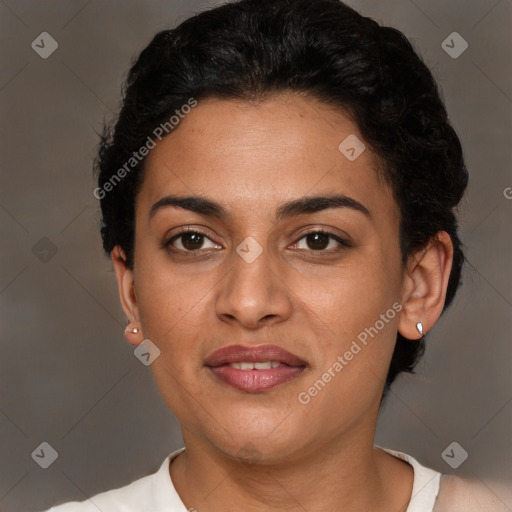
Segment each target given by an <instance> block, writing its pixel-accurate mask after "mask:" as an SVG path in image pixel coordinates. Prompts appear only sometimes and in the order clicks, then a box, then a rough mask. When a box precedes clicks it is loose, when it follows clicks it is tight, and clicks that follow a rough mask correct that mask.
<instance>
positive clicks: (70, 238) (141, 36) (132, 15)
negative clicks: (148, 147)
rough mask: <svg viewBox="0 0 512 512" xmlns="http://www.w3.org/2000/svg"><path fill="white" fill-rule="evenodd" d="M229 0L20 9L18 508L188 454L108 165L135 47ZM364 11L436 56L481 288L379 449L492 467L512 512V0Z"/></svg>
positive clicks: (14, 172) (16, 125) (4, 192)
mask: <svg viewBox="0 0 512 512" xmlns="http://www.w3.org/2000/svg"><path fill="white" fill-rule="evenodd" d="M215 3H216V2H208V3H207V2H201V1H185V0H168V1H156V0H153V1H146V2H141V1H135V0H129V1H126V0H125V1H122V2H121V1H119V0H117V1H108V2H107V1H106V0H93V1H87V0H72V1H64V0H53V1H45V2H37V1H35V0H18V1H14V0H3V1H1V2H0V34H1V36H0V52H1V70H0V102H1V103H0V104H1V120H2V121H1V137H0V140H1V142H0V143H1V149H0V162H1V163H0V165H1V171H2V172H1V178H0V179H1V185H0V229H1V232H0V239H1V255H0V258H1V259H0V268H1V274H0V308H1V309H0V311H1V323H0V326H1V327H0V333H1V345H0V346H1V357H0V508H1V509H2V510H5V511H8V512H14V511H26V510H37V509H39V510H40V509H43V508H46V507H49V506H50V505H52V504H56V503H60V502H62V501H67V500H71V499H75V500H84V499H86V498H87V497H88V496H91V495H93V494H96V493H98V492H100V491H104V490H107V489H111V488H115V487H119V486H121V485H125V484H127V483H129V482H131V481H133V480H135V479H137V478H140V477H141V476H143V475H145V474H148V473H150V472H153V471H155V470H156V469H157V468H158V467H159V465H160V464H161V462H162V461H163V459H164V457H165V456H166V455H167V454H168V453H170V452H171V451H173V450H175V449H177V448H179V447H180V446H181V435H180V431H179V425H178V423H177V421H176V419H175V418H174V416H173V414H172V413H171V412H170V411H169V410H168V409H167V407H166V406H165V404H164V402H163V400H162V399H161V398H160V395H159V394H158V390H157V389H156V386H155V385H154V383H153V380H152V377H151V372H150V369H149V368H147V367H145V366H143V365H142V364H141V363H140V362H139V361H138V360H137V359H136V358H135V357H134V355H133V351H132V349H133V347H131V346H129V345H128V343H127V342H126V341H125V340H124V337H123V328H124V325H125V321H124V315H123V313H122V310H121V308H120V305H119V303H118V297H117V288H116V285H115V281H114V274H113V272H112V269H111V264H110V261H109V260H108V259H106V258H105V257H104V256H103V254H102V250H101V246H100V237H99V233H98V230H97V223H98V219H99V217H98V204H97V201H96V199H95V198H94V197H93V195H92V190H93V188H94V184H93V181H92V177H91V161H92V158H93V156H94V152H95V148H96V144H97V141H98V138H97V136H96V134H95V130H99V129H100V126H101V122H102V119H103V118H104V117H106V118H110V117H111V116H112V115H113V113H115V112H116V111H117V109H118V107H119V102H120V87H121V84H122V82H123V80H124V78H125V76H126V72H127V70H128V68H129V66H130V60H131V58H132V57H133V56H135V55H136V54H138V52H140V51H141V50H142V49H143V48H144V46H145V45H146V44H147V43H148V42H149V40H150V39H151V37H152V36H153V35H154V34H155V33H156V32H157V31H158V30H161V29H164V28H169V27H172V26H174V25H175V23H177V22H179V21H182V20H184V19H185V18H186V17H188V16H189V15H191V14H192V13H193V12H195V11H197V10H199V9H201V8H203V7H205V6H207V5H214V4H215ZM350 4H351V5H353V6H354V7H356V8H358V9H359V10H360V11H361V12H362V13H363V14H366V15H369V16H371V17H373V18H375V19H377V20H378V21H381V22H384V23H385V24H389V25H391V26H395V27H396V28H398V29H400V30H402V31H403V32H405V34H406V35H408V37H410V39H411V40H412V41H413V43H414V44H415V45H416V47H417V48H418V49H419V50H420V51H421V53H422V55H423V56H424V58H425V60H426V62H427V63H428V64H429V66H430V67H431V68H432V69H433V71H434V73H435V75H436V77H437V78H438V80H439V82H440V84H441V87H442V90H443V94H444V97H445V99H446V103H447V107H448V110H449V112H450V115H451V118H452V120H453V123H454V125H455V128H456V129H457V130H458V133H459V135H460V137H461V139H462V142H463V145H464V149H465V154H466V159H467V164H468V168H469V171H470V176H471V183H470V188H469V193H468V195H467V198H466V200H465V201H464V204H463V207H462V210H461V214H462V238H463V241H464V244H465V247H466V251H467V257H468V260H469V265H468V266H467V268H466V272H465V275H464V287H463V289H462V291H461V292H460V294H459V295H458V297H457V299H456V301H455V303H454V305H453V307H452V308H451V311H449V313H448V314H447V315H446V316H445V317H443V318H442V319H441V320H440V321H439V323H438V324H437V326H436V327H435V328H434V330H433V331H432V332H431V333H430V335H429V337H428V348H427V353H426V357H425V358H424V360H423V361H422V363H421V364H420V365H419V367H418V371H417V374H416V375H405V376H401V377H400V378H399V379H398V381H397V382H396V384H395V385H394V387H393V389H392V394H391V395H390V397H389V399H388V401H387V403H386V405H385V407H384V409H383V410H382V413H381V417H380V420H379V426H378V434H377V439H376V443H377V444H379V445H381V446H386V447H389V448H394V449H397V450H401V451H405V452H407V453H410V454H411V455H413V456H415V457H416V458H418V459H419V460H420V462H422V463H423V464H425V465H428V466H430V467H433V468H435V469H437V470H440V471H443V472H445V473H454V472H455V473H457V474H460V475H467V476H472V477H473V478H477V479H478V481H479V482H480V483H481V485H482V486H483V487H484V488H485V489H486V490H487V491H488V492H492V493H494V494H495V495H496V496H498V497H499V499H501V500H502V501H503V502H504V503H506V505H507V506H508V507H509V508H510V509H511V510H512V492H511V487H512V485H511V481H510V479H511V474H512V446H511V443H512V440H511V435H510V433H511V430H512V428H511V427H512V381H511V371H510V370H511V360H512V358H511V343H510V341H511V331H512V328H511V306H512V285H511V276H512V272H511V254H512V252H511V237H510V225H509V221H510V218H511V213H512V200H511V199H507V198H506V197H505V192H506V191H507V190H509V191H510V189H508V187H512V176H511V173H510V168H511V166H510V163H511V162H510V160H511V153H510V142H511V136H510V135H511V83H510V82H511V80H510V78H511V55H510V52H511V48H512V46H511V41H510V39H511V36H510V32H511V30H510V29H511V23H510V15H511V5H510V1H507V0H501V1H498V0H493V1H486V0H472V1H468V0H466V1H465V0H457V1H446V0H435V1H428V0H416V1H407V0H398V1H397V0H394V1H389V0H387V1H382V0H361V1H356V0H352V1H351V2H350ZM44 31H46V32H49V33H50V34H51V35H52V37H53V38H55V39H56V40H57V42H58V44H59V47H58V49H57V50H56V51H55V53H53V54H52V55H51V56H50V57H49V58H48V59H42V58H41V57H40V56H39V55H38V54H37V53H36V52H35V51H34V50H33V49H32V48H31V43H32V41H33V40H34V39H36V37H37V36H38V35H39V34H40V33H41V32H44ZM453 31H456V32H458V33H460V34H461V35H462V36H463V38H464V39H465V40H466V41H467V42H468V43H469V48H468V49H467V50H466V51H465V52H464V53H463V54H462V55H461V56H460V57H459V58H457V59H453V58H451V57H450V56H449V55H448V54H447V53H446V52H445V51H444V50H443V48H442V47H441V43H442V41H443V40H445V38H446V37H447V36H448V35H449V34H450V33H452V32H453ZM510 195H512V191H511V194H510ZM510 195H509V197H510ZM41 239H43V240H42V241H41ZM47 239H48V240H49V241H50V242H49V241H48V240H47ZM55 250H56V252H55ZM53 252H55V254H53ZM45 260H46V261H45ZM43 441H46V442H48V443H50V445H51V446H53V447H54V448H55V450H57V452H58V454H59V457H58V459H57V460H56V461H55V462H54V463H53V464H52V465H51V466H50V467H49V468H48V469H42V468H40V467H39V465H37V464H36V462H35V461H34V460H33V459H32V457H31V454H32V452H33V451H34V450H35V449H36V447H38V446H39V445H40V443H42V442H43ZM453 441H457V442H458V443H459V444H460V445H461V446H462V447H463V448H464V449H465V450H466V451H467V452H468V453H469V457H468V459H467V460H466V461H465V462H464V463H463V464H462V465H461V466H460V467H459V468H458V469H457V470H452V469H451V468H450V467H449V466H448V465H447V463H446V462H445V460H443V458H442V457H441V453H442V452H443V450H444V449H445V448H446V447H447V446H448V445H449V444H450V443H452V442H453Z"/></svg>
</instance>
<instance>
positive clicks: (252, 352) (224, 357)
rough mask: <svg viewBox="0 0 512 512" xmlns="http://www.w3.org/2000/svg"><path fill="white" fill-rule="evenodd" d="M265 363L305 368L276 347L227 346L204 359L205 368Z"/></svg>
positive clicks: (303, 362) (289, 354) (303, 364)
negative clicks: (244, 363)
mask: <svg viewBox="0 0 512 512" xmlns="http://www.w3.org/2000/svg"><path fill="white" fill-rule="evenodd" d="M265 361H279V362H280V363H284V364H287V365H288V366H306V362H305V361H304V360H302V359H301V358H300V357H298V356H296V355H295V354H292V353H291V352H288V351H287V350H285V349H284V348H281V347H278V346H277V345H258V346H252V347H249V346H247V345H229V346H228V347H224V348H221V349H219V350H216V351H215V352H212V353H211V354H210V355H209V356H208V357H207V359H206V361H205V365H206V366H213V367H216V366H221V365H223V364H229V363H241V362H250V363H262V362H265Z"/></svg>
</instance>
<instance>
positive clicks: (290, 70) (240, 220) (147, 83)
mask: <svg viewBox="0 0 512 512" xmlns="http://www.w3.org/2000/svg"><path fill="white" fill-rule="evenodd" d="M97 171H98V187H97V188H96V190H95V195H96V197H98V198H99V199H100V203H101V209H102V215H103V223H102V228H101V233H102V237H103V244H104V249H105V251H106V252H107V253H108V254H110V256H111V258H112V261H113V265H114V269H115V272H116V276H117V281H118V286H119V294H120V299H121V303H122V306H123V309H124V311H125V313H126V316H127V318H128V321H129V323H128V326H127V329H126V338H127V340H128V342H129V343H130V344H132V345H133V346H134V347H139V348H138V354H139V356H140V357H141V359H143V360H145V361H146V363H147V364H150V365H151V370H152V372H153V375H154V378H155V381H156V383H157V385H158V387H159V390H160V392H161V394H162V396H163V398H164V400H165V402H166V403H167V405H168V406H169V408H170V409H171V410H172V411H173V413H174V414H175V415H176V417H177V418H178V420H179V421H180V424H181V427H182V435H183V440H184V445H185V446H184V447H183V448H182V449H181V450H178V451H176V452H174V453H172V454H170V455H169V456H168V457H167V458H166V459H165V460H164V462H163V464H162V465H161V467H160V469H159V470H158V472H157V473H155V474H153V475H149V476H146V477H144V478H141V479H140V480H137V481H135V482H133V483H132V484H130V485H128V486H125V487H123V488H120V489H116V490H112V491H107V492H105V493H102V494H100V495H97V496H95V497H93V498H91V499H90V500H87V501H84V502H82V503H76V502H73V503H67V504H63V505H60V506H57V507H54V508H52V509H50V510H51V511H55V512H72V511H78V512H85V511H89V510H91V511H92V510H94V511H97V510H98V509H99V510H102V511H103V512H111V511H121V510H122V511H132V510H133V511H135V510H137V511H140V510H144V511H162V512H163V511H168V512H171V511H173V512H174V511H180V512H183V511H185V510H198V511H200V512H203V511H221V510H244V511H255V510H266V511H274V510H276V511H277V510H279V511H283V510H307V511H309V512H313V511H326V510H329V511H331V510H332V511H337V510H350V511H352V510H354V511H355V510H357V511H361V510H369V511H370V510H371V511H372V512H391V511H392V512H399V511H402V512H429V511H432V510H435V511H443V510H450V511H452V510H464V511H467V510H470V509H471V507H470V504H469V501H468V500H469V496H470V495H469V489H467V488H466V486H465V484H464V483H463V482H462V481H461V480H459V479H457V478H454V477H448V476H442V475H441V474H440V473H438V472H436V471H434V470H432V469H429V468H426V467H424V466H422V465H421V464H419V463H418V462H417V461H416V460H415V459H414V458H413V457H411V456H409V455H407V454H404V453H401V452H396V451H392V450H389V449H385V448H380V447H377V446H374V435H375V428H376V423H377V417H378V412H379V407H380V405H381V402H382V400H383V398H384V397H385V395H386V393H387V391H388V390H389V388H390V386H391V384H392V382H393V381H394V379H395V378H396V376H397V375H398V374H399V373H401V372H412V371H413V368H414V366H415V364H416V363H417V361H418V359H419V358H420V356H421V355H422V353H423V350H424V341H425V335H426V333H428V332H429V331H430V330H431V329H432V327H433V326H434V325H435V323H436V322H437V320H438V319H439V317H440V316H441V314H442V312H443V311H444V310H445V309H446V308H447V307H448V305H449V304H450V303H451V301H452V299H453V297H454V295H455V293H456V290H457V287H458V285H459V281H460V274H461V268H462V265H463V261H464V256H463V252H462V249H461V242H460V240H459V237H458V233H457V229H458V225H457V219H456V216H455V214H454V209H455V208H456V206H457V204H458V203H459V201H460V200H461V198H462V196H463V194H464V191H465V188H466V185H467V181H468V174H467V171H466V168H465V165H464V161H463V155H462V150H461V145H460V142H459V139H458V137H457V135H456V134H455V132H454V130H453V129H452V127H451V125H450V123H449V121H448V119H447V114H446V110H445V107H444V105H443V103H442V101H441V99H440V97H439V94H438V90H437V87H436V84H435V81H434V79H433V77H432V75H431V73H430V71H429V70H428V69H427V67H426V66H425V65H424V63H423V62H422V60H421V59H420V57H419V56H418V55H417V54H416V53H415V52H414V50H413V49H412V47H411V45H410V43H409V42H408V41H407V39H406V38H405V37H404V36H403V35H402V34H401V33H400V32H398V31H397V30H395V29H392V28H389V27H382V26H379V25H378V24H377V23H375V22H374V21H373V20H371V19H369V18H365V17H363V16H361V15H359V14H358V13H356V12H355V11H354V10H352V9H351V8H349V7H347V6H345V5H344V4H343V3H341V2H339V1H338V0H316V1H314V2H312V1H311V0H273V1H261V0H242V1H236V2H233V3H230V4H226V5H223V6H220V7H217V8H214V9H211V10H208V11H205V12H203V13H201V14H199V15H197V16H194V17H192V18H190V19H188V20H186V21H185V22H183V23H182V24H181V25H180V26H178V27H177V28H176V29H174V30H166V31H163V32H160V33H159V34H157V35H156V36H155V37H154V39H153V41H152V42H151V43H150V44H149V45H148V47H147V48H145V49H144V50H143V52H142V53H141V55H140V56H139V58H138V60H137V61H136V63H135V64H134V66H133V67H132V69H131V70H130V73H129V76H128V80H127V84H126V90H125V95H124V102H123V107H122V110H121V112H120V115H119V118H118V119H117V121H116V123H115V125H114V126H113V127H112V129H107V130H106V131H105V134H104V136H103V138H102V142H101V146H100V151H99V155H98V159H97ZM136 353H137V351H136ZM479 505H480V508H479V510H484V509H483V508H481V506H482V503H479ZM489 510H490V509H489ZM493 510H494V509H493ZM496 510H497V509H496Z"/></svg>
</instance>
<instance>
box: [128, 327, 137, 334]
mask: <svg viewBox="0 0 512 512" xmlns="http://www.w3.org/2000/svg"><path fill="white" fill-rule="evenodd" d="M124 332H129V333H130V334H138V332H139V328H138V327H132V328H131V329H130V328H129V327H127V328H126V329H125V330H124Z"/></svg>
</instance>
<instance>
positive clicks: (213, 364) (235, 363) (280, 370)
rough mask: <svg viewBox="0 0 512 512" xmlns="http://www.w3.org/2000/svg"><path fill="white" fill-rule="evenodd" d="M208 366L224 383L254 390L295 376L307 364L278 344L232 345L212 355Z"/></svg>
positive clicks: (274, 384)
mask: <svg viewBox="0 0 512 512" xmlns="http://www.w3.org/2000/svg"><path fill="white" fill-rule="evenodd" d="M205 366H206V367H207V368H208V369H209V370H210V371H211V372H212V374H213V375H214V376H215V377H216V378H217V379H219V380H220V381H221V382H223V383H225V384H228V385H229V386H231V387H233V388H235V389H238V390H240V391H246V392H249V393H254V392H258V391H264V390H267V389H271V388H274V387H275V386H278V385H280V384H284V383H286V382H289V381H291V380H293V379H295V378H296V377H298V376H299V375H300V374H301V373H302V372H303V371H304V369H305V368H306V366H307V364H306V362H305V361H304V360H302V359H301V358H300V357H298V356H296V355H295V354H292V353H291V352H288V351H287V350H284V349H283V348H281V347H278V346H277V345H260V346H257V347H248V346H243V345H230V346H229V347H224V348H221V349H219V350H216V351H215V352H213V353H212V354H210V356H208V358H207V359H206V361H205Z"/></svg>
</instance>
